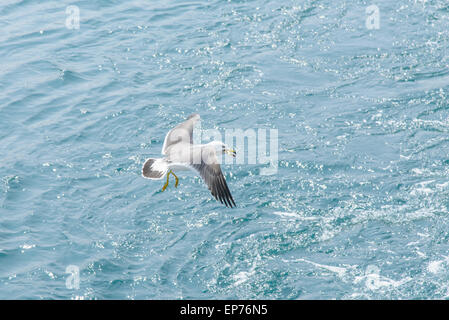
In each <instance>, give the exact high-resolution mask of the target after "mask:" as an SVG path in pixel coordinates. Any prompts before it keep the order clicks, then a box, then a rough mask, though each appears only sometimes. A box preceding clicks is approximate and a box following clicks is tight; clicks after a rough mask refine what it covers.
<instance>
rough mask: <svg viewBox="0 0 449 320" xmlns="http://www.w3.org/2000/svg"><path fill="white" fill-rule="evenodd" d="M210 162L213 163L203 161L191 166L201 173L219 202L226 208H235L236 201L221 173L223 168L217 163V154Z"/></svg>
mask: <svg viewBox="0 0 449 320" xmlns="http://www.w3.org/2000/svg"><path fill="white" fill-rule="evenodd" d="M209 160H211V161H207V162H208V163H206V162H205V161H203V159H201V163H199V164H191V166H192V167H193V168H194V169H195V170H196V171H198V172H199V174H200V176H201V178H203V180H204V182H205V183H206V184H207V186H208V188H209V190H210V192H211V193H212V195H213V196H214V198H215V199H217V200H219V201H220V202H221V203H223V204H224V205H225V206H226V207H231V208H232V207H233V206H234V207H235V202H234V199H233V198H232V195H231V192H230V191H229V188H228V185H227V184H226V180H225V177H224V176H223V173H222V172H221V167H220V164H219V163H218V161H217V158H216V156H215V152H214V154H213V155H210V158H209Z"/></svg>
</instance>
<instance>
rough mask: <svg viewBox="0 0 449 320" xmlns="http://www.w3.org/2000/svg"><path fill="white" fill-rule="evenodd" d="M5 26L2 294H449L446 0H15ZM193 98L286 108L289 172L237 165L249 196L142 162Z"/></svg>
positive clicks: (281, 156) (234, 109)
mask: <svg viewBox="0 0 449 320" xmlns="http://www.w3.org/2000/svg"><path fill="white" fill-rule="evenodd" d="M371 5H376V6H377V8H378V15H376V17H377V18H378V20H377V22H376V21H375V20H370V19H371V18H370V17H369V16H372V12H373V11H370V10H367V8H368V7H369V6H371ZM374 11H375V10H374ZM77 13H79V24H77V20H76V16H77ZM374 14H377V13H376V12H374ZM367 20H368V21H367ZM373 21H374V22H373ZM376 23H377V25H376ZM0 30H1V32H0V57H1V62H0V299H236V298H238V299H447V298H448V297H449V213H448V206H449V119H448V116H449V106H448V99H449V92H448V89H449V55H448V52H449V3H448V2H447V1H446V0H428V1H424V0H422V1H418V0H409V1H407V0H401V1H386V0H385V1H381V0H379V1H375V2H371V1H355V0H345V1H331V0H316V1H312V0H309V1H300V0H295V1H293V0H286V1H266V0H252V1H243V0H242V1H238V0H229V1H222V0H212V1H165V0H162V1H143V0H139V1H137V0H136V1H118V0H116V1H114V0H111V1H106V0H102V1H34V0H22V1H12V0H2V1H1V4H0ZM192 113H199V114H200V115H201V118H202V122H201V126H202V129H203V130H205V129H217V130H220V131H223V132H224V131H225V130H227V129H242V130H247V129H251V130H258V129H262V130H268V129H276V130H278V161H277V165H278V170H277V172H275V173H274V174H272V175H264V174H262V171H263V168H266V167H267V166H266V164H262V163H256V164H250V163H243V164H224V165H223V172H224V174H225V177H226V179H227V181H228V185H229V188H230V190H231V192H232V194H233V197H234V199H235V202H236V203H237V207H236V208H233V209H230V208H226V207H225V206H224V205H222V204H220V203H219V202H217V201H216V200H215V199H213V197H212V196H211V194H210V192H209V191H208V190H207V187H206V186H205V185H204V184H203V182H202V181H201V179H200V178H199V177H196V176H195V175H194V174H193V173H183V172H178V176H179V177H180V185H179V187H178V188H175V187H174V185H173V184H174V182H173V180H172V181H171V182H170V183H171V184H170V186H169V187H168V188H167V190H166V191H165V192H161V188H162V185H163V184H164V182H165V180H161V181H152V180H147V179H144V178H143V177H142V176H141V167H142V164H143V163H144V161H145V159H146V158H149V157H160V156H161V155H160V152H161V148H162V144H163V142H164V137H165V134H166V132H167V131H168V130H169V129H170V128H173V127H174V126H175V125H176V124H178V123H180V122H182V121H184V120H185V119H186V117H187V116H188V115H190V114H192Z"/></svg>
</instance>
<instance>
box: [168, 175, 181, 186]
mask: <svg viewBox="0 0 449 320" xmlns="http://www.w3.org/2000/svg"><path fill="white" fill-rule="evenodd" d="M170 172H171V174H172V175H173V176H174V177H175V179H176V182H175V188H177V187H178V182H179V179H178V176H177V175H176V174H175V173H174V172H173V171H170Z"/></svg>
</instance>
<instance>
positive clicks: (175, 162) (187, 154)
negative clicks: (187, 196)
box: [142, 114, 236, 208]
mask: <svg viewBox="0 0 449 320" xmlns="http://www.w3.org/2000/svg"><path fill="white" fill-rule="evenodd" d="M198 120H200V115H199V114H192V115H190V116H189V117H188V118H187V120H186V121H184V122H183V123H180V124H178V125H177V126H176V127H175V128H173V129H171V130H170V131H169V132H168V133H167V135H166V136H165V140H164V145H163V146H162V155H163V156H164V157H163V158H157V159H154V158H150V159H147V160H146V161H145V163H144V164H143V168H142V176H143V177H144V178H148V179H154V180H160V179H163V178H164V176H165V175H167V181H166V182H165V184H164V186H163V187H162V191H164V190H165V189H166V188H167V186H168V182H169V177H170V174H172V175H173V176H174V177H175V179H176V182H175V187H178V182H179V179H178V177H177V176H176V174H175V173H174V172H173V170H193V171H194V172H196V173H199V175H200V176H201V178H202V179H203V180H204V182H205V183H206V184H207V187H208V188H209V190H210V192H211V193H212V195H213V196H214V198H215V199H216V200H219V201H220V202H221V203H223V204H224V205H225V206H226V207H231V208H232V207H235V202H234V199H233V198H232V195H231V192H230V191H229V188H228V185H227V184H226V180H225V178H224V176H223V173H222V172H221V167H220V164H219V163H218V158H217V155H218V154H221V153H223V154H224V153H226V154H229V155H231V156H233V157H235V155H236V152H235V150H233V149H230V148H229V147H228V146H227V145H226V144H224V143H222V142H221V141H212V142H209V143H207V144H193V127H194V125H195V123H196V122H197V121H198Z"/></svg>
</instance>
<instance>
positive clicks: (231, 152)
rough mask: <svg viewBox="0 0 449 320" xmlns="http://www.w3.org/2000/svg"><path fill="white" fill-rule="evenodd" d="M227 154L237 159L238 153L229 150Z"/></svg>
mask: <svg viewBox="0 0 449 320" xmlns="http://www.w3.org/2000/svg"><path fill="white" fill-rule="evenodd" d="M226 153H227V154H229V155H230V156H232V157H234V158H235V155H236V154H237V152H235V150H234V149H227V150H226Z"/></svg>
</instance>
